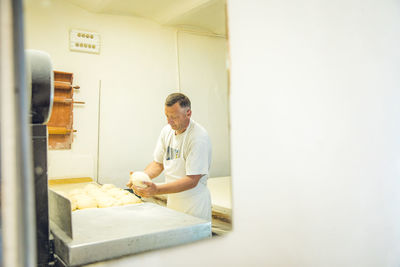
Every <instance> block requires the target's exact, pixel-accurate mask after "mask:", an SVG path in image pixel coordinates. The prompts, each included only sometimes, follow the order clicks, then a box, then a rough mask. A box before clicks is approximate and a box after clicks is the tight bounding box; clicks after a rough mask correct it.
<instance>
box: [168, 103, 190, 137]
mask: <svg viewBox="0 0 400 267" xmlns="http://www.w3.org/2000/svg"><path fill="white" fill-rule="evenodd" d="M191 115H192V111H191V110H190V108H187V107H186V108H182V107H181V106H180V105H179V103H175V104H173V105H172V106H170V107H168V106H165V116H166V117H167V121H168V124H169V125H171V128H172V129H173V130H175V131H177V133H182V132H183V131H184V130H185V129H186V127H187V126H188V125H189V121H190V116H191Z"/></svg>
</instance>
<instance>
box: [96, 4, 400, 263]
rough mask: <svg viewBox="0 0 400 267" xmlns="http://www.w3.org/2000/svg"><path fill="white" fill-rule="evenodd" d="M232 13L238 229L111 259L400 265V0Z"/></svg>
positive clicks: (233, 8)
mask: <svg viewBox="0 0 400 267" xmlns="http://www.w3.org/2000/svg"><path fill="white" fill-rule="evenodd" d="M228 18H229V21H228V22H229V32H230V47H231V50H230V52H231V59H232V73H231V92H232V94H231V118H232V121H231V122H232V178H233V200H234V203H233V205H234V212H233V215H234V230H233V232H232V233H231V234H229V235H228V236H226V237H224V238H220V239H213V240H211V241H205V242H199V243H196V244H192V245H190V246H184V247H180V248H175V249H169V250H162V251H157V252H153V253H146V254H141V255H136V256H135V257H133V258H131V259H121V260H119V261H118V262H114V263H113V266H128V265H127V264H130V265H129V266H133V265H134V264H135V263H136V264H138V265H139V264H141V265H143V264H144V265H148V266H184V265H185V264H186V265H187V263H188V262H190V265H191V266H228V265H229V266H279V267H293V266H296V267H310V266H312V267H327V266H329V267H336V266H341V267H383V266H384V267H394V266H399V265H400V179H399V176H400V138H399V136H400V125H399V122H400V105H399V99H400V79H399V69H400V52H399V47H400V3H399V2H398V1H389V0H384V1H382V0H380V1H378V0H367V1H356V0H345V1H344V0H339V1H314V0H305V1H292V0H279V1H259V0H251V1H241V0H231V1H228ZM128 262H129V263H128ZM96 266H102V264H99V265H96Z"/></svg>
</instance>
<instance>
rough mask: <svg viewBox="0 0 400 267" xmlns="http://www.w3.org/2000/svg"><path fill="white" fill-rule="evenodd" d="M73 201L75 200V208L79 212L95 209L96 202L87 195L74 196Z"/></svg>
mask: <svg viewBox="0 0 400 267" xmlns="http://www.w3.org/2000/svg"><path fill="white" fill-rule="evenodd" d="M75 200H76V206H77V208H78V209H80V210H83V209H89V208H97V202H96V200H95V199H94V198H91V197H89V196H87V195H76V196H75Z"/></svg>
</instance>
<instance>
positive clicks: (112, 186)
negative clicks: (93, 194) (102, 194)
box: [101, 184, 115, 191]
mask: <svg viewBox="0 0 400 267" xmlns="http://www.w3.org/2000/svg"><path fill="white" fill-rule="evenodd" d="M111 188H115V185H113V184H103V185H102V186H101V190H102V191H107V190H109V189H111Z"/></svg>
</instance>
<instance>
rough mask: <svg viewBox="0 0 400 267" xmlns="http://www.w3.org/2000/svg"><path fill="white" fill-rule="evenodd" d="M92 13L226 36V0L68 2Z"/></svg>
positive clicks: (84, 0)
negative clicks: (154, 22) (143, 20)
mask: <svg viewBox="0 0 400 267" xmlns="http://www.w3.org/2000/svg"><path fill="white" fill-rule="evenodd" d="M66 1H69V2H70V3H73V4H75V5H77V6H79V7H81V8H83V9H86V10H87V11H89V12H93V13H102V14H113V15H122V16H137V17H143V18H147V19H150V20H153V21H156V22H157V23H159V24H162V25H169V26H179V27H190V28H198V29H200V30H203V31H209V32H212V33H215V34H220V35H225V32H226V30H225V0H66Z"/></svg>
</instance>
